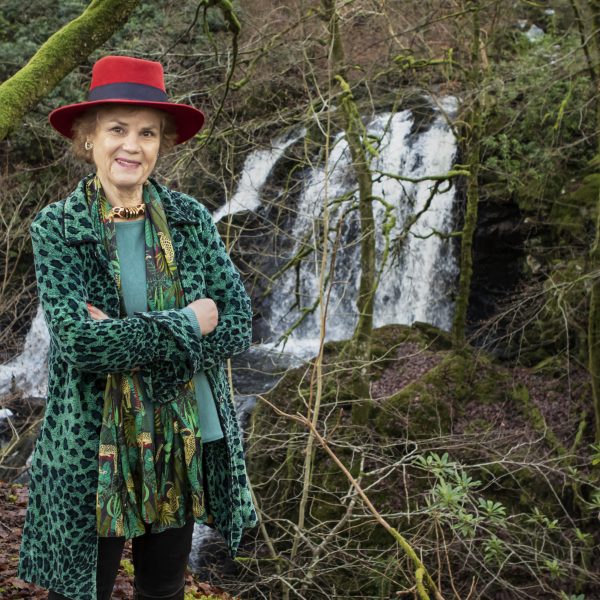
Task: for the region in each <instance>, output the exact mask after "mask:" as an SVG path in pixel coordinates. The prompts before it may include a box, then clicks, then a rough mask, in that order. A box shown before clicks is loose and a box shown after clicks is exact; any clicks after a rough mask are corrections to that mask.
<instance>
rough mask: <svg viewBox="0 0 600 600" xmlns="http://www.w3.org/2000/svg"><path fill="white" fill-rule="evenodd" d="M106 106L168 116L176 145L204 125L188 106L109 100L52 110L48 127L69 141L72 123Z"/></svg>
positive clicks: (197, 111) (198, 113)
mask: <svg viewBox="0 0 600 600" xmlns="http://www.w3.org/2000/svg"><path fill="white" fill-rule="evenodd" d="M100 104H106V105H110V104H112V105H129V106H141V107H147V108H155V109H157V110H162V111H164V112H166V113H168V114H170V115H171V116H172V117H173V119H174V120H175V127H176V129H177V140H176V141H175V143H176V144H182V143H183V142H186V141H187V140H189V139H190V138H192V137H194V136H195V135H196V134H197V133H198V131H200V129H202V126H203V125H204V113H203V112H202V111H200V110H198V109H197V108H194V107H193V106H189V105H188V104H177V103H176V102H150V101H145V100H126V99H117V98H115V99H110V100H95V101H91V102H79V103H77V104H67V105H66V106H61V107H59V108H56V109H54V110H53V111H52V112H51V113H50V114H49V115H48V120H49V121H50V125H52V127H54V129H56V131H58V133H60V134H61V135H64V136H65V137H67V138H69V139H71V138H72V137H73V130H72V128H73V121H75V119H77V118H78V117H80V116H81V115H83V113H84V112H85V111H86V110H88V109H89V108H91V107H92V106H98V105H100Z"/></svg>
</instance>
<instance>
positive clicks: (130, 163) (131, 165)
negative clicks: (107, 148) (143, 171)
mask: <svg viewBox="0 0 600 600" xmlns="http://www.w3.org/2000/svg"><path fill="white" fill-rule="evenodd" d="M115 162H116V163H117V164H118V165H119V166H120V167H123V168H124V169H137V167H139V166H140V164H141V163H139V162H138V161H137V160H127V159H126V158H115Z"/></svg>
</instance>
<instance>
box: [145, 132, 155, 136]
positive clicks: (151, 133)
mask: <svg viewBox="0 0 600 600" xmlns="http://www.w3.org/2000/svg"><path fill="white" fill-rule="evenodd" d="M155 135H156V134H155V133H154V131H144V136H145V137H154V136H155Z"/></svg>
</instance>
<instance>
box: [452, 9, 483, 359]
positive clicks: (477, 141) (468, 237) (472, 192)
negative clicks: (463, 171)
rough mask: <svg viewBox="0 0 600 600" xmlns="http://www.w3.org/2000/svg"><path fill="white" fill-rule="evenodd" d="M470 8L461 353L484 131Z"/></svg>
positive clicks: (458, 315)
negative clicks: (470, 92)
mask: <svg viewBox="0 0 600 600" xmlns="http://www.w3.org/2000/svg"><path fill="white" fill-rule="evenodd" d="M467 6H468V8H469V9H470V10H471V11H472V23H471V27H472V42H471V69H470V77H469V79H470V88H471V91H472V100H471V106H470V107H469V110H468V114H467V117H466V119H465V123H466V128H465V129H466V131H465V137H464V143H465V146H466V149H467V152H466V154H467V168H468V170H469V175H468V178H467V202H466V209H465V222H464V226H463V230H462V236H461V249H460V278H459V284H458V295H457V298H456V305H455V311H454V320H453V323H452V342H453V345H454V348H455V349H457V350H459V349H461V348H462V347H463V346H464V344H465V329H466V322H467V309H468V308H469V296H470V292H471V279H472V276H473V237H474V235H475V228H476V226H477V207H478V203H479V187H478V181H477V178H478V174H479V155H480V145H481V130H482V103H481V49H480V43H481V40H480V34H479V10H480V6H479V0H469V1H468V3H467Z"/></svg>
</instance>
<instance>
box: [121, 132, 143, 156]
mask: <svg viewBox="0 0 600 600" xmlns="http://www.w3.org/2000/svg"><path fill="white" fill-rule="evenodd" d="M123 149H124V150H126V151H127V152H138V151H139V149H140V144H139V141H138V138H137V135H135V134H134V133H132V134H130V135H127V136H126V137H125V139H124V140H123Z"/></svg>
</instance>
